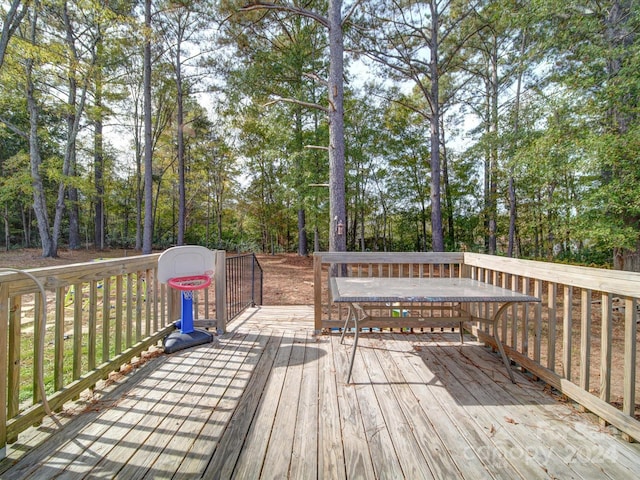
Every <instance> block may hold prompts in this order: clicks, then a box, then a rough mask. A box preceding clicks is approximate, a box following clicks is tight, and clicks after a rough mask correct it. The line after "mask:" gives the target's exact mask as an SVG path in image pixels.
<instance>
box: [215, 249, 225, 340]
mask: <svg viewBox="0 0 640 480" xmlns="http://www.w3.org/2000/svg"><path fill="white" fill-rule="evenodd" d="M215 254H216V267H215V272H216V273H215V275H216V321H217V323H216V326H217V327H216V328H217V331H218V334H221V333H225V332H226V331H227V301H226V291H227V265H226V252H225V251H224V250H216V251H215Z"/></svg>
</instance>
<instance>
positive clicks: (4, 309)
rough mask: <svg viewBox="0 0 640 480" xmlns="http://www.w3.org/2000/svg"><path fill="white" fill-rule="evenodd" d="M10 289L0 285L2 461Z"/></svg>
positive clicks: (1, 455) (4, 453) (0, 455)
mask: <svg viewBox="0 0 640 480" xmlns="http://www.w3.org/2000/svg"><path fill="white" fill-rule="evenodd" d="M8 320H9V289H8V287H7V286H6V284H4V283H0V372H1V374H0V460H2V459H3V458H5V457H6V456H7V407H6V405H7V376H6V375H5V372H6V371H7V367H8V365H7V362H8V358H9V354H8V351H7V343H8V334H7V330H8V326H9V325H8V323H9V322H8Z"/></svg>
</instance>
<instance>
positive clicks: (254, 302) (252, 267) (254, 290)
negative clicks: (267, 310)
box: [251, 254, 256, 307]
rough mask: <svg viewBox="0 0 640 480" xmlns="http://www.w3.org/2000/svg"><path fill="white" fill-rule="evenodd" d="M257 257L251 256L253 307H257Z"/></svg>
mask: <svg viewBox="0 0 640 480" xmlns="http://www.w3.org/2000/svg"><path fill="white" fill-rule="evenodd" d="M255 279H256V256H255V254H253V255H251V307H255V306H256V280H255Z"/></svg>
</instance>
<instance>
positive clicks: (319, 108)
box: [263, 97, 329, 113]
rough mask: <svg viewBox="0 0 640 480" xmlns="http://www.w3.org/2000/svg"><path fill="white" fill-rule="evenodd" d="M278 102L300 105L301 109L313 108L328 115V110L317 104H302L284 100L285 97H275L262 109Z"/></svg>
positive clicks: (299, 101) (296, 101)
mask: <svg viewBox="0 0 640 480" xmlns="http://www.w3.org/2000/svg"><path fill="white" fill-rule="evenodd" d="M279 102H287V103H294V104H296V105H302V106H303V107H308V108H315V109H317V110H321V111H323V112H325V113H329V109H328V108H327V107H323V106H322V105H319V104H317V103H311V102H303V101H302V100H296V99H295V98H285V97H275V98H274V99H273V100H272V101H270V102H267V103H265V104H264V105H263V107H269V106H271V105H274V104H276V103H279Z"/></svg>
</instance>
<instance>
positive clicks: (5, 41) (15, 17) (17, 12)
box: [0, 0, 29, 68]
mask: <svg viewBox="0 0 640 480" xmlns="http://www.w3.org/2000/svg"><path fill="white" fill-rule="evenodd" d="M28 11H29V4H28V2H23V1H22V0H11V7H9V10H8V11H7V14H6V15H5V17H4V19H3V20H4V21H3V23H2V32H1V33H0V68H1V67H2V65H3V63H4V55H5V53H6V51H7V46H8V45H9V39H10V38H11V37H12V36H13V34H14V32H15V31H16V29H17V28H18V26H19V25H20V22H22V19H23V18H24V16H25V15H26V14H27V12H28Z"/></svg>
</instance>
